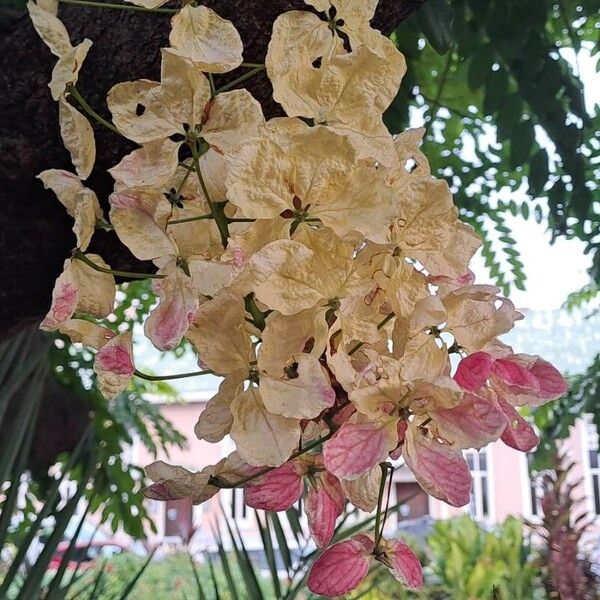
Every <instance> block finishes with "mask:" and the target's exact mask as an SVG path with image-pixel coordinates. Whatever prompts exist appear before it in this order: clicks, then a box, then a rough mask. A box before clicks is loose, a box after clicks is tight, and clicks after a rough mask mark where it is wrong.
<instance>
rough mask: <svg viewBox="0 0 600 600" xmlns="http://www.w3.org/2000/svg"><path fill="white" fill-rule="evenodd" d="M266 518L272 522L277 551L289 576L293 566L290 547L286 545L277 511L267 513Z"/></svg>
mask: <svg viewBox="0 0 600 600" xmlns="http://www.w3.org/2000/svg"><path fill="white" fill-rule="evenodd" d="M267 518H270V519H271V523H272V524H273V529H274V530H275V537H276V538H277V546H278V548H279V553H280V554H281V559H282V560H283V564H284V565H285V568H286V571H287V572H288V576H289V574H290V572H291V571H292V568H293V565H292V555H291V553H290V548H289V546H288V543H287V540H286V537H285V533H284V531H283V527H282V526H281V521H280V520H279V515H278V514H277V513H269V515H268V517H267Z"/></svg>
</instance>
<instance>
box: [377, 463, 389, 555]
mask: <svg viewBox="0 0 600 600" xmlns="http://www.w3.org/2000/svg"><path fill="white" fill-rule="evenodd" d="M379 467H380V468H381V481H380V482H379V494H378V495H377V512H376V513H375V547H377V544H378V543H379V540H380V539H381V535H380V532H379V528H380V524H381V505H382V504H383V493H384V491H385V482H386V481H387V463H379ZM381 529H383V527H381Z"/></svg>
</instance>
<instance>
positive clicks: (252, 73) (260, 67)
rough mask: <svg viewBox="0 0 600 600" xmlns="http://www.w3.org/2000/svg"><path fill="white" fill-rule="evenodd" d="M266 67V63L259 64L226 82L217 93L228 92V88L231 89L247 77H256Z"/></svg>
mask: <svg viewBox="0 0 600 600" xmlns="http://www.w3.org/2000/svg"><path fill="white" fill-rule="evenodd" d="M264 69H265V65H258V66H257V67H254V68H253V69H250V71H248V72H247V73H244V74H243V75H240V76H239V77H238V78H237V79H234V80H233V81H230V82H229V83H226V84H225V85H224V86H223V87H220V88H218V89H217V90H216V93H217V94H220V93H221V92H226V91H227V90H230V89H231V88H233V87H235V86H236V85H238V83H242V82H243V81H246V80H247V79H250V78H251V77H254V76H255V75H256V74H257V73H260V72H261V71H264Z"/></svg>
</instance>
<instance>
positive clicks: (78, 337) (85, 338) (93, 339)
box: [58, 319, 116, 350]
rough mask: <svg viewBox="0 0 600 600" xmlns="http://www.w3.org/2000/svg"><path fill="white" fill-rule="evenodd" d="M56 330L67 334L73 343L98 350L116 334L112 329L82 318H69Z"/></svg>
mask: <svg viewBox="0 0 600 600" xmlns="http://www.w3.org/2000/svg"><path fill="white" fill-rule="evenodd" d="M58 330H59V331H60V332H61V333H62V334H64V335H67V336H69V339H70V340H71V342H73V343H74V344H77V343H79V344H83V345H84V346H89V347H90V348H95V349H96V350H100V348H102V347H103V346H105V345H106V343H107V342H108V341H109V340H111V339H112V338H114V337H115V335H116V334H115V332H114V331H111V330H110V329H107V328H106V327H102V326H101V325H97V324H96V323H92V322H91V321H85V320H84V319H69V320H68V321H65V322H64V323H62V325H61V326H60V327H59V329H58Z"/></svg>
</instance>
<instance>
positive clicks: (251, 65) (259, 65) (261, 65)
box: [240, 62, 265, 69]
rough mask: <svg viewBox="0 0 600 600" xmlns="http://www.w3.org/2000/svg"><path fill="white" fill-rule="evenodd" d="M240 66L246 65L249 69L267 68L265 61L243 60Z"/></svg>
mask: <svg viewBox="0 0 600 600" xmlns="http://www.w3.org/2000/svg"><path fill="white" fill-rule="evenodd" d="M240 67H246V68H247V69H258V68H261V69H264V68H265V64H264V63H247V62H243V63H242V64H241V65H240Z"/></svg>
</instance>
